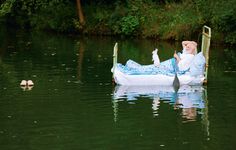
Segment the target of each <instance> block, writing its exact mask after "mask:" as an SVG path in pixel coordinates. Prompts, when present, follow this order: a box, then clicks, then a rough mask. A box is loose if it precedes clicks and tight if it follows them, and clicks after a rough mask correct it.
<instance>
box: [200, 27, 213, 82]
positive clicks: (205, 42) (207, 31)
mask: <svg viewBox="0 0 236 150" xmlns="http://www.w3.org/2000/svg"><path fill="white" fill-rule="evenodd" d="M210 41H211V28H210V27H208V26H203V31H202V47H201V50H202V53H203V55H204V57H205V59H206V66H205V71H204V77H205V79H204V81H203V84H207V75H208V64H209V48H210Z"/></svg>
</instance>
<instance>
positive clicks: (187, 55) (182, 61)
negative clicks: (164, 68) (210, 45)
mask: <svg viewBox="0 0 236 150" xmlns="http://www.w3.org/2000/svg"><path fill="white" fill-rule="evenodd" d="M182 46H183V51H182V54H179V55H178V54H176V52H175V53H174V58H175V59H176V62H177V64H178V68H179V70H180V71H185V70H188V69H189V67H190V65H191V63H192V61H193V59H194V56H195V55H196V54H197V43H196V42H194V41H183V42H182Z"/></svg>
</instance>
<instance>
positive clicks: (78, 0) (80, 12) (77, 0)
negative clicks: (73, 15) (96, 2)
mask: <svg viewBox="0 0 236 150" xmlns="http://www.w3.org/2000/svg"><path fill="white" fill-rule="evenodd" d="M76 3H77V14H78V17H79V22H80V24H81V25H82V26H84V25H85V20H84V14H83V11H82V7H81V1H80V0H76Z"/></svg>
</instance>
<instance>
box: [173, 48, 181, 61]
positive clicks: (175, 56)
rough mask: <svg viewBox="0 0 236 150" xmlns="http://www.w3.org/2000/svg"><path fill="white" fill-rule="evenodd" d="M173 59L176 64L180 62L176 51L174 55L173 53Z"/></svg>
mask: <svg viewBox="0 0 236 150" xmlns="http://www.w3.org/2000/svg"><path fill="white" fill-rule="evenodd" d="M174 58H175V59H176V61H177V63H179V61H180V60H181V59H180V57H179V55H178V54H176V51H175V53H174Z"/></svg>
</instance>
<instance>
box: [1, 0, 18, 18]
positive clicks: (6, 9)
mask: <svg viewBox="0 0 236 150" xmlns="http://www.w3.org/2000/svg"><path fill="white" fill-rule="evenodd" d="M14 2H15V0H6V1H5V2H3V3H2V4H1V6H0V16H4V15H6V14H8V13H10V12H11V9H12V5H13V4H14Z"/></svg>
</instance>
